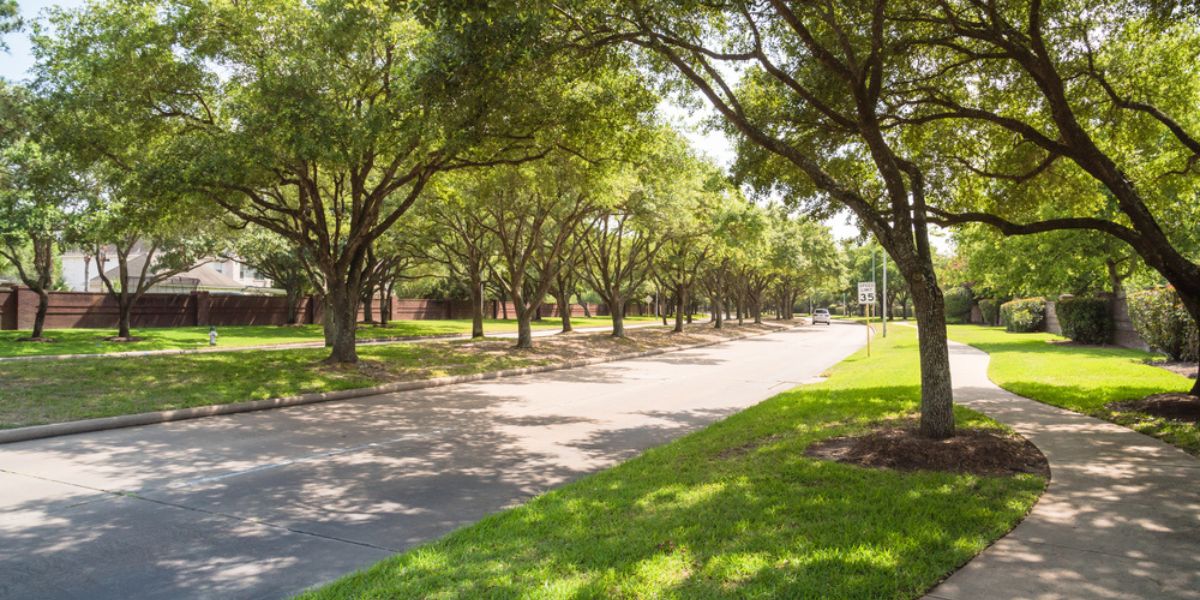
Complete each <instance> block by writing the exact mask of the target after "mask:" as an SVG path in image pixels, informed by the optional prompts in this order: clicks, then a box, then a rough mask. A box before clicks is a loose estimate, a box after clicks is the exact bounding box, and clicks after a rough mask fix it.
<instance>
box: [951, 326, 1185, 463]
mask: <svg viewBox="0 0 1200 600" xmlns="http://www.w3.org/2000/svg"><path fill="white" fill-rule="evenodd" d="M949 334H950V339H952V340H954V341H957V342H961V343H964V344H970V345H971V346H974V347H976V348H979V349H980V350H983V351H984V352H987V353H988V354H989V355H991V364H990V365H989V367H988V377H989V378H990V379H991V380H992V381H993V382H995V383H996V385H999V386H1000V387H1002V388H1004V389H1006V390H1008V391H1010V392H1012V393H1014V394H1018V395H1021V396H1025V397H1026V398H1031V399H1033V400H1037V401H1038V402H1044V403H1046V404H1050V405H1052V406H1058V407H1060V408H1065V409H1067V410H1072V411H1075V412H1078V413H1082V414H1085V415H1089V416H1092V417H1096V418H1099V419H1104V420H1106V421H1110V422H1113V423H1116V424H1118V425H1123V426H1126V427H1129V428H1131V429H1133V430H1135V431H1138V432H1140V433H1144V434H1146V435H1150V436H1153V437H1156V438H1159V439H1161V440H1163V441H1165V442H1167V443H1169V444H1173V445H1175V446H1178V447H1180V448H1182V449H1184V450H1186V451H1187V452H1190V453H1192V454H1195V455H1197V456H1200V424H1197V423H1188V422H1183V421H1175V420H1171V419H1164V418H1160V417H1152V416H1149V415H1145V414H1140V413H1136V412H1132V411H1120V410H1113V409H1111V408H1109V407H1108V406H1107V405H1108V404H1110V403H1112V402H1120V401H1126V400H1138V399H1141V398H1144V397H1146V396H1148V395H1150V394H1160V393H1165V392H1186V391H1188V390H1189V389H1191V387H1192V381H1191V380H1189V379H1188V378H1186V377H1183V376H1182V375H1178V374H1176V373H1171V372H1169V371H1167V370H1165V369H1161V368H1159V367H1155V366H1153V365H1149V364H1146V361H1148V360H1154V359H1156V358H1161V357H1160V356H1159V355H1155V354H1152V353H1150V352H1142V351H1140V350H1131V349H1128V348H1118V347H1115V346H1087V345H1081V344H1074V343H1068V342H1069V340H1067V339H1066V338H1063V337H1061V336H1058V335H1054V334H1050V333H1007V332H1005V331H1004V328H1002V327H984V326H979V325H951V326H949Z"/></svg>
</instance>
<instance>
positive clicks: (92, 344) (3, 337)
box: [0, 317, 656, 356]
mask: <svg viewBox="0 0 1200 600" xmlns="http://www.w3.org/2000/svg"><path fill="white" fill-rule="evenodd" d="M655 320H656V319H655V318H654V317H626V322H627V323H629V324H637V323H645V322H653V321H655ZM571 324H572V325H573V326H574V327H577V328H578V327H603V326H611V325H612V321H611V319H610V318H609V317H591V318H585V317H574V318H572V319H571ZM561 326H562V322H561V321H560V320H559V319H557V318H545V319H543V320H541V321H535V322H534V323H533V328H534V329H535V330H537V329H542V330H545V329H558V328H560V327H561ZM516 330H517V322H516V321H515V320H502V319H487V320H485V321H484V331H485V332H487V333H507V332H514V331H516ZM217 333H218V335H219V337H218V345H219V347H221V348H244V347H246V346H266V345H274V344H293V343H298V342H319V341H322V340H323V339H324V336H323V334H322V330H321V326H320V325H300V326H296V327H278V326H275V325H237V326H228V327H218V328H217ZM468 333H471V320H470V319H430V320H420V321H392V322H391V323H389V324H388V326H387V327H370V326H363V327H360V328H359V330H358V339H360V340H373V339H381V338H389V337H427V336H438V335H453V334H468ZM116 334H117V331H116V330H115V329H53V330H47V332H46V334H45V335H46V337H49V338H53V339H54V340H55V342H54V343H45V344H31V343H22V342H17V341H16V340H17V338H21V337H27V336H28V335H29V332H27V331H3V332H0V356H45V355H52V354H110V353H114V352H134V351H141V350H186V349H195V348H206V347H208V327H162V328H146V329H138V330H135V331H134V332H133V334H134V335H135V336H138V337H141V338H143V339H142V341H140V342H134V343H128V342H124V343H123V342H107V341H105V338H107V337H111V336H115V335H116Z"/></svg>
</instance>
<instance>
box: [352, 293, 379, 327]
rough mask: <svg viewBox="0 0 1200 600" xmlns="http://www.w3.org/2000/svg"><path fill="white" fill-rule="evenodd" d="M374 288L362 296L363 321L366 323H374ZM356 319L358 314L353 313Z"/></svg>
mask: <svg viewBox="0 0 1200 600" xmlns="http://www.w3.org/2000/svg"><path fill="white" fill-rule="evenodd" d="M374 300H375V290H371V292H370V293H369V294H367V295H365V296H363V323H366V324H367V325H374V324H375V302H374ZM354 316H355V320H356V321H357V317H358V315H354Z"/></svg>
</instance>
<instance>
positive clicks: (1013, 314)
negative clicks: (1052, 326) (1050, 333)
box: [1000, 298, 1046, 333]
mask: <svg viewBox="0 0 1200 600" xmlns="http://www.w3.org/2000/svg"><path fill="white" fill-rule="evenodd" d="M1045 320H1046V299H1045V298H1018V299H1016V300H1011V301H1009V302H1005V303H1004V304H1001V305H1000V321H1001V322H1002V323H1004V330H1005V331H1008V332H1009V333H1029V332H1031V331H1041V330H1042V323H1044V322H1045Z"/></svg>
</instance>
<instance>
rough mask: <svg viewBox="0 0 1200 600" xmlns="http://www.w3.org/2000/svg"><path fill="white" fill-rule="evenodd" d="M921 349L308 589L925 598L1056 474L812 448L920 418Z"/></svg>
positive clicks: (877, 357) (967, 417) (324, 597)
mask: <svg viewBox="0 0 1200 600" xmlns="http://www.w3.org/2000/svg"><path fill="white" fill-rule="evenodd" d="M917 365H918V358H917V345H916V336H915V332H913V331H912V330H908V331H903V330H902V331H897V332H896V333H894V334H892V335H890V336H889V337H888V338H887V339H882V338H881V339H880V340H878V341H877V342H876V345H875V349H874V352H873V355H872V356H871V357H870V358H868V357H866V356H865V353H863V352H860V353H858V354H856V355H854V356H852V357H851V358H849V359H847V360H846V361H844V362H842V363H841V364H839V365H838V366H837V367H835V368H834V369H832V372H831V376H830V378H829V379H828V381H826V382H823V383H820V384H816V385H809V386H804V387H801V388H797V389H795V390H793V391H789V392H785V393H783V394H779V395H777V396H775V397H773V398H771V399H769V400H767V401H764V402H762V403H761V404H758V405H756V406H754V407H751V408H749V409H747V410H745V411H743V412H741V413H738V414H736V415H734V416H731V417H729V418H728V419H725V420H723V421H721V422H719V423H716V424H714V425H712V426H710V427H708V428H706V429H704V430H701V431H699V432H696V433H694V434H691V435H688V436H685V437H683V438H680V439H679V440H677V441H675V442H673V443H670V444H667V445H665V446H662V447H659V448H656V449H653V450H650V451H648V452H646V453H644V454H643V455H641V456H639V457H638V458H635V459H633V460H630V461H628V462H626V463H623V464H621V465H619V466H617V467H615V468H612V469H609V470H606V471H603V472H601V473H598V474H596V475H593V476H591V477H588V478H585V479H583V480H580V481H577V482H575V483H572V484H569V485H567V486H564V487H562V488H559V489H558V490H555V491H552V492H550V493H547V494H544V495H542V496H539V497H537V498H535V499H533V500H531V501H530V502H528V503H526V504H525V505H523V506H521V507H518V508H515V509H512V510H509V511H505V512H502V513H499V514H496V515H493V516H490V517H488V518H485V519H484V520H482V521H480V522H478V523H476V524H474V525H472V526H469V527H466V528H463V529H460V530H458V531H456V532H454V533H452V534H450V535H449V536H447V537H445V538H443V539H441V540H438V541H436V542H433V543H430V544H427V545H424V546H420V547H417V548H415V549H412V550H410V551H407V552H405V553H403V554H399V555H396V556H395V557H392V558H389V559H386V560H384V561H382V562H380V563H378V564H377V565H375V566H374V567H371V568H369V569H366V570H364V571H361V572H358V573H355V574H352V575H349V576H347V577H345V578H343V579H340V580H338V581H336V582H334V583H332V584H330V585H328V586H326V587H323V588H321V589H317V590H313V591H311V592H309V593H307V594H305V595H304V596H303V598H305V599H306V600H318V599H319V600H328V599H337V598H378V599H382V598H518V597H519V598H614V597H617V598H917V597H919V596H920V595H921V594H922V593H924V592H925V591H926V590H928V589H929V588H930V587H931V586H933V585H934V584H936V583H937V582H938V581H939V580H940V579H941V578H943V577H944V576H945V575H947V574H948V573H950V572H951V571H953V570H954V569H955V568H957V567H958V566H959V565H961V564H963V563H965V562H966V561H967V560H969V559H970V558H971V557H973V556H974V555H975V554H976V553H978V552H979V551H981V550H982V549H983V548H985V547H986V546H987V545H988V544H989V543H990V542H991V541H992V540H994V539H996V538H998V537H1000V536H1001V535H1003V534H1004V533H1005V532H1007V531H1008V530H1009V529H1011V528H1012V527H1013V526H1014V525H1015V524H1016V523H1017V522H1018V521H1019V520H1020V519H1021V518H1022V516H1023V515H1024V514H1026V512H1027V511H1028V509H1029V508H1030V506H1032V504H1033V502H1034V501H1035V500H1036V499H1037V497H1038V495H1039V494H1040V493H1041V491H1042V489H1043V488H1044V484H1045V482H1044V480H1043V479H1042V478H1040V477H1038V476H1035V475H1019V476H1015V477H981V476H975V475H962V474H951V473H944V472H928V471H925V472H908V473H905V472H898V471H888V470H873V469H864V468H860V467H854V466H849V465H844V464H840V463H834V462H825V461H820V460H815V459H811V458H807V457H805V455H804V449H805V448H806V447H807V446H808V445H810V444H812V443H814V442H816V441H819V440H823V439H826V438H830V437H834V436H841V435H849V434H854V433H858V432H863V431H866V430H868V429H869V428H871V427H872V426H874V425H877V424H879V423H882V422H890V421H892V420H895V419H898V418H903V417H909V416H911V415H912V414H913V413H914V411H915V410H916V408H917V404H918V401H919V396H920V394H919V388H918V369H917ZM956 416H957V418H958V421H959V423H960V424H961V425H963V426H967V425H970V426H975V427H999V425H997V424H996V423H995V422H993V421H990V420H989V419H987V418H985V417H983V416H982V415H980V414H978V413H974V412H971V411H969V410H966V409H958V410H957V411H956Z"/></svg>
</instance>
